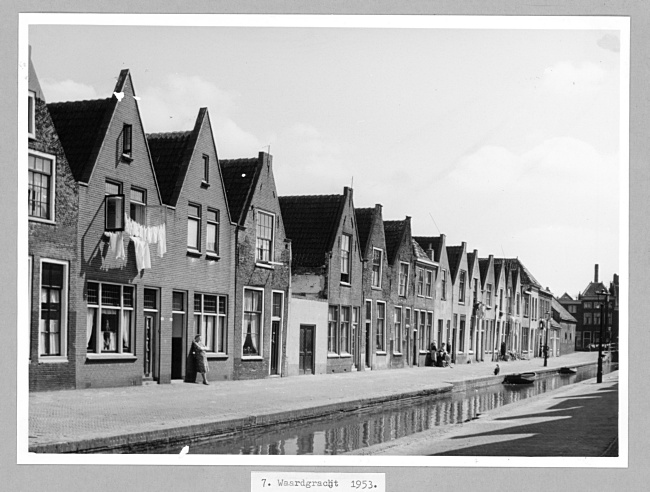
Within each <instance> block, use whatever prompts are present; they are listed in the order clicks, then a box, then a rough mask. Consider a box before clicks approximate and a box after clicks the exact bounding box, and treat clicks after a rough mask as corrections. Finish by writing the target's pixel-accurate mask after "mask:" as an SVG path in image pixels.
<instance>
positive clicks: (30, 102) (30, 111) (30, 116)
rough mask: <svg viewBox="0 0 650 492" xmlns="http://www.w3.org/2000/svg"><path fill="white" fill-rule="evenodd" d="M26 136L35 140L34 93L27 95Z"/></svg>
mask: <svg viewBox="0 0 650 492" xmlns="http://www.w3.org/2000/svg"><path fill="white" fill-rule="evenodd" d="M27 134H28V136H29V137H30V138H36V93H35V92H34V91H29V94H28V95H27Z"/></svg>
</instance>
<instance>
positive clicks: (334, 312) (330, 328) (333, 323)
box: [327, 306, 339, 354]
mask: <svg viewBox="0 0 650 492" xmlns="http://www.w3.org/2000/svg"><path fill="white" fill-rule="evenodd" d="M338 314H339V308H338V306H330V307H329V316H328V319H327V351H328V352H330V353H332V354H336V353H338V319H339V316H338Z"/></svg>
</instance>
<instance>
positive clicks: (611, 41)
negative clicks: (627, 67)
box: [596, 34, 621, 53]
mask: <svg viewBox="0 0 650 492" xmlns="http://www.w3.org/2000/svg"><path fill="white" fill-rule="evenodd" d="M596 44H597V45H598V46H600V47H601V48H602V49H604V50H609V51H613V52H614V53H619V52H620V51H621V40H620V38H619V36H618V35H614V34H605V35H604V36H603V37H602V38H600V39H599V40H598V41H596Z"/></svg>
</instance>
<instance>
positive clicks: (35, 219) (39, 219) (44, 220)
mask: <svg viewBox="0 0 650 492" xmlns="http://www.w3.org/2000/svg"><path fill="white" fill-rule="evenodd" d="M29 221H30V222H39V223H41V224H50V225H56V221H54V220H52V219H41V218H39V217H29Z"/></svg>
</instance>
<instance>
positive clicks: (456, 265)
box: [447, 245, 464, 282]
mask: <svg viewBox="0 0 650 492" xmlns="http://www.w3.org/2000/svg"><path fill="white" fill-rule="evenodd" d="M463 249H464V247H463V246H462V245H461V246H447V260H448V261H449V271H450V272H451V278H452V281H453V282H455V281H456V277H457V276H458V271H459V269H460V263H461V261H462V259H463Z"/></svg>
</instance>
